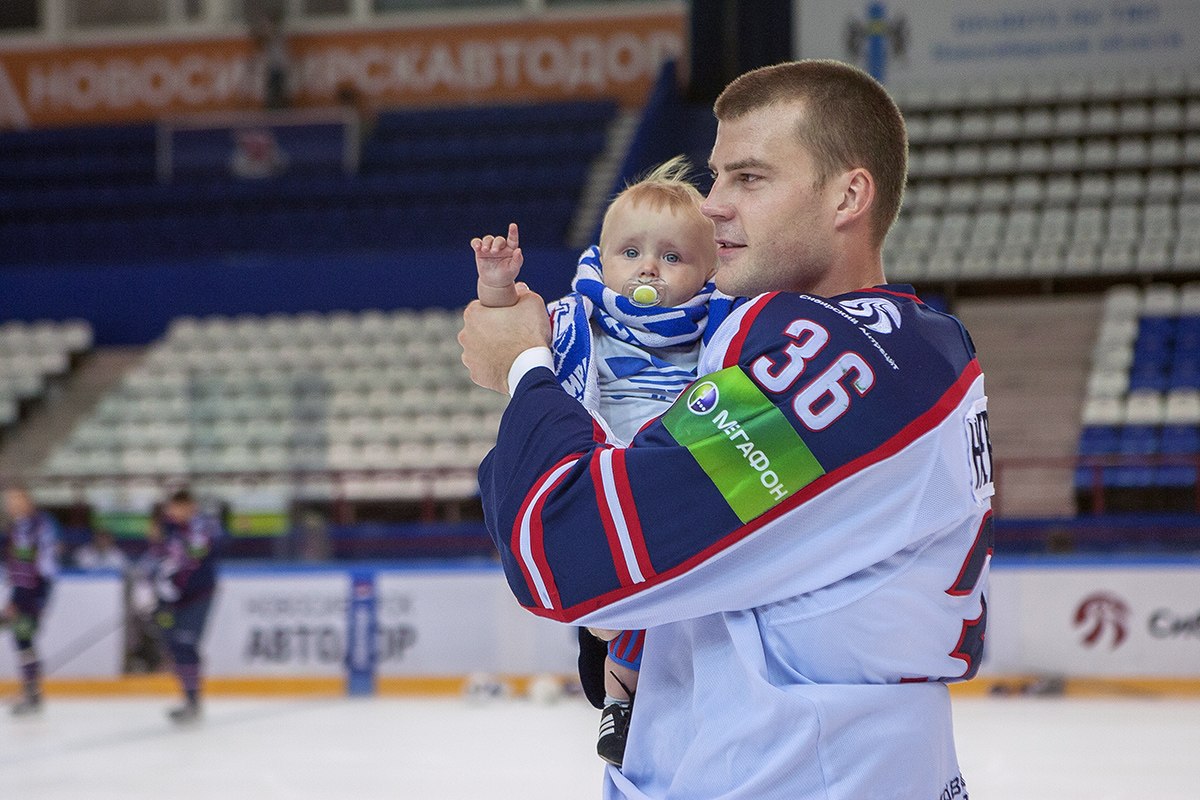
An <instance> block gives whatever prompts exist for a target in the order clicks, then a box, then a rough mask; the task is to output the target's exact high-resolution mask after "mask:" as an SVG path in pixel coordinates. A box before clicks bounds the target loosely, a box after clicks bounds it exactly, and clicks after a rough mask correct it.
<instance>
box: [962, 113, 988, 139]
mask: <svg viewBox="0 0 1200 800" xmlns="http://www.w3.org/2000/svg"><path fill="white" fill-rule="evenodd" d="M991 130H992V115H991V114H990V113H988V112H986V111H964V112H963V115H962V119H961V121H960V128H959V135H960V136H962V138H964V139H982V138H984V137H985V136H987V135H988V134H989V133H991Z"/></svg>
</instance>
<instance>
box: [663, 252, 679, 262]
mask: <svg viewBox="0 0 1200 800" xmlns="http://www.w3.org/2000/svg"><path fill="white" fill-rule="evenodd" d="M663 260H664V261H666V262H667V263H668V264H678V263H679V254H678V253H667V254H666V255H665V256H663Z"/></svg>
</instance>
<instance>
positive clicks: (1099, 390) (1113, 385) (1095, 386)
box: [1087, 369, 1129, 400]
mask: <svg viewBox="0 0 1200 800" xmlns="http://www.w3.org/2000/svg"><path fill="white" fill-rule="evenodd" d="M1127 391H1129V373H1128V372H1127V371H1125V370H1107V369H1106V370H1096V371H1095V372H1093V373H1092V374H1091V375H1090V376H1089V377H1088V385H1087V397H1088V399H1089V400H1090V399H1092V398H1096V397H1107V398H1117V397H1124V396H1125V393H1126V392H1127Z"/></svg>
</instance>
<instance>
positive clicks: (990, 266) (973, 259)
mask: <svg viewBox="0 0 1200 800" xmlns="http://www.w3.org/2000/svg"><path fill="white" fill-rule="evenodd" d="M995 271H996V250H995V247H993V246H990V245H977V246H972V247H968V248H966V249H965V250H963V253H962V258H961V259H960V261H959V275H960V276H961V277H962V278H964V279H967V280H977V279H981V278H988V277H991V276H992V275H993V274H995Z"/></svg>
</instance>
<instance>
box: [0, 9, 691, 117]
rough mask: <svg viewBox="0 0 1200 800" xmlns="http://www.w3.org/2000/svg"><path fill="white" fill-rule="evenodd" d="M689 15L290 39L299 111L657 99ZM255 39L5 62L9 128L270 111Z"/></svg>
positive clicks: (59, 53) (83, 50) (50, 52)
mask: <svg viewBox="0 0 1200 800" xmlns="http://www.w3.org/2000/svg"><path fill="white" fill-rule="evenodd" d="M684 28H685V24H684V19H683V16H682V15H680V14H661V15H653V16H636V17H618V18H589V19H577V20H569V21H564V20H545V21H522V22H509V23H490V24H486V25H485V24H480V25H462V26H444V27H429V28H426V27H421V28H416V27H414V28H398V29H394V30H365V31H355V32H341V33H321V34H297V35H294V36H291V37H289V40H288V48H289V52H290V55H291V59H290V61H291V75H290V86H291V94H292V96H293V98H294V103H295V105H299V106H323V105H324V106H327V105H332V104H334V103H336V102H338V101H339V100H338V98H339V96H341V97H342V98H343V99H345V98H346V96H347V95H356V96H357V100H358V101H359V102H363V103H366V104H368V105H371V106H374V107H393V106H405V105H407V106H427V105H446V104H462V103H502V102H514V101H531V100H561V99H570V98H579V99H583V98H598V97H609V98H615V99H617V100H619V101H621V102H622V103H625V104H636V103H640V102H641V101H643V100H644V99H645V97H646V93H647V91H648V90H649V88H650V86H651V84H652V83H653V81H654V78H655V76H656V75H657V73H658V68H659V65H661V64H662V62H663V61H665V60H668V59H672V58H680V57H682V56H683V54H684V41H685V38H684ZM264 83H265V79H264V77H263V66H262V62H261V59H260V57H259V56H258V55H257V51H256V49H255V46H254V44H253V43H252V42H251V40H250V38H249V36H247V37H246V39H245V40H230V39H208V40H185V41H177V42H155V43H147V44H120V45H103V46H101V45H97V46H86V47H82V46H81V47H70V48H49V47H47V48H44V49H27V50H10V51H8V52H4V53H0V128H27V127H40V126H49V125H68V124H90V123H105V122H131V121H138V120H150V119H155V118H157V117H160V116H163V115H167V114H174V113H180V112H194V111H218V110H230V109H237V108H256V107H259V106H260V105H261V103H262V97H263V87H264Z"/></svg>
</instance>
